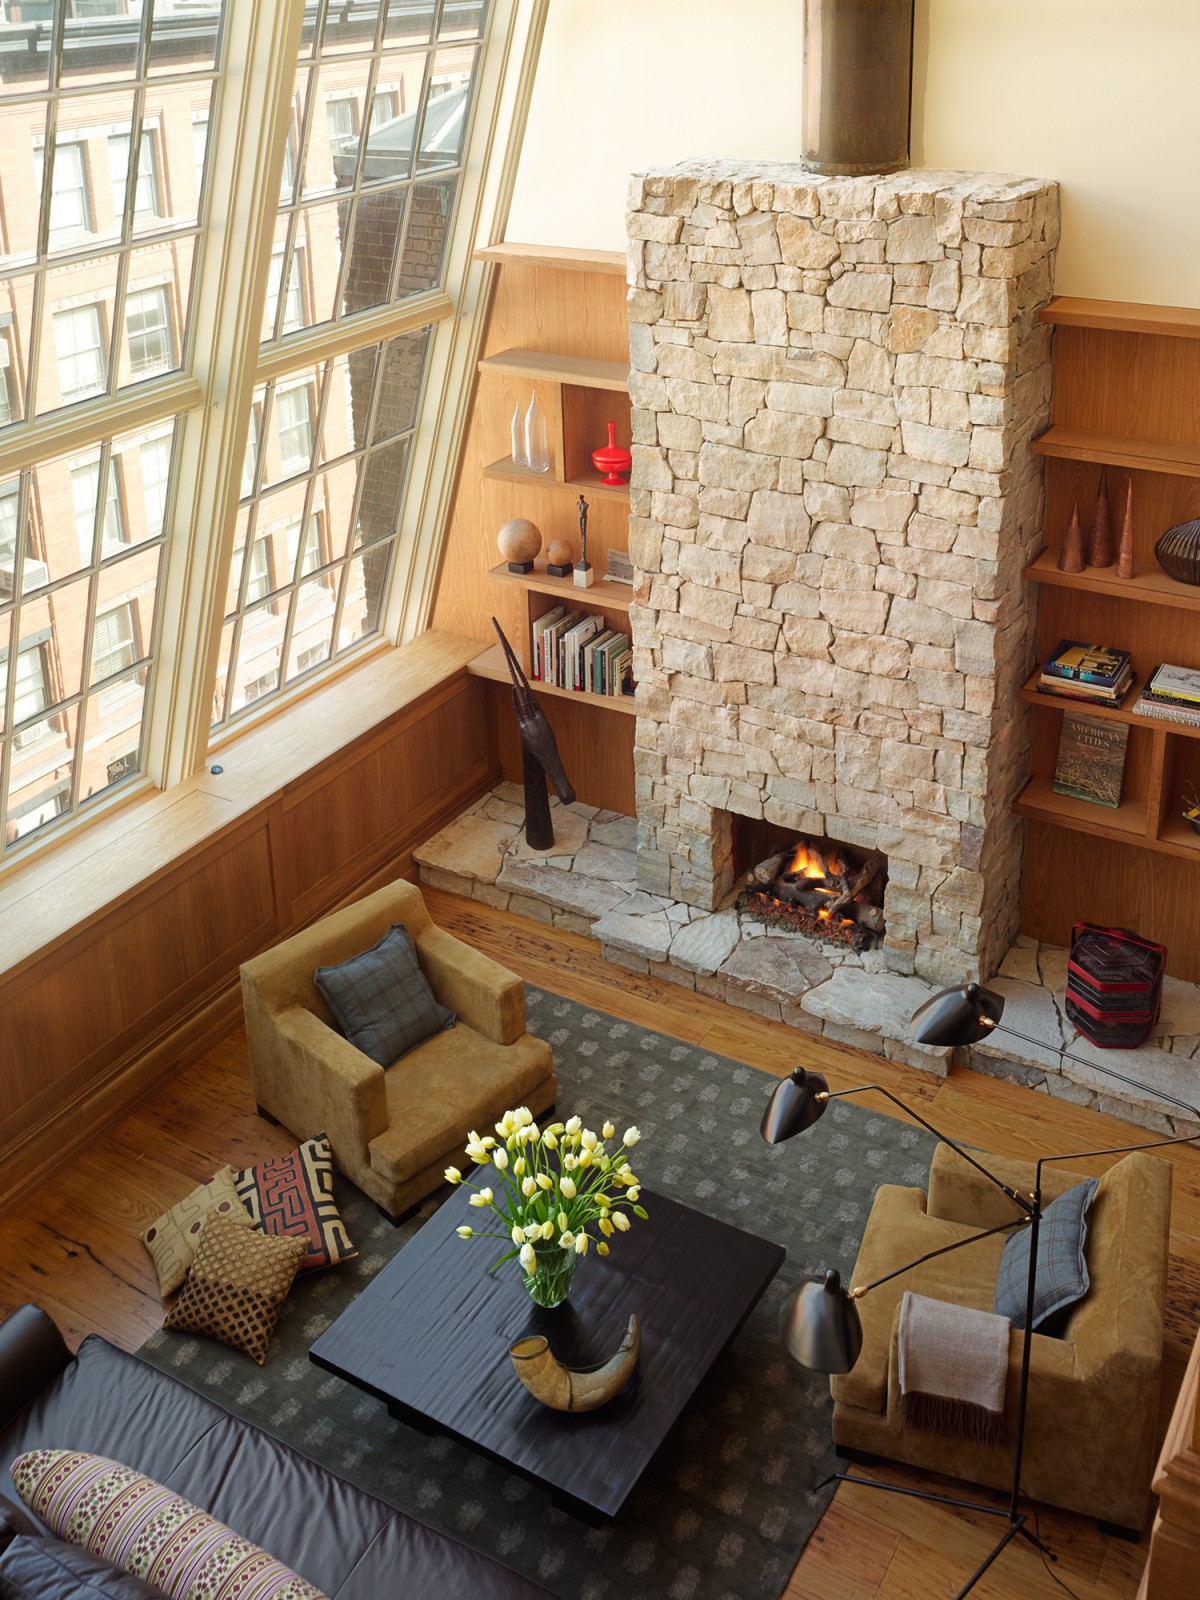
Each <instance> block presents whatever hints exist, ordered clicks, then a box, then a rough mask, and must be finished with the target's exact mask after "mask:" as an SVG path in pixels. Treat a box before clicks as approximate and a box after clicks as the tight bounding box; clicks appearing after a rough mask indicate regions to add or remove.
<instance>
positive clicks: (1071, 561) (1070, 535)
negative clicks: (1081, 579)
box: [1058, 500, 1084, 572]
mask: <svg viewBox="0 0 1200 1600" xmlns="http://www.w3.org/2000/svg"><path fill="white" fill-rule="evenodd" d="M1083 567H1084V560H1083V527H1082V526H1081V524H1080V521H1079V501H1078V500H1076V502H1075V504H1074V505H1073V506H1072V507H1071V520H1070V522H1069V523H1068V525H1067V537H1066V538H1065V539H1064V540H1063V547H1062V549H1061V550H1060V551H1059V556H1058V570H1059V571H1060V572H1082V571H1083Z"/></svg>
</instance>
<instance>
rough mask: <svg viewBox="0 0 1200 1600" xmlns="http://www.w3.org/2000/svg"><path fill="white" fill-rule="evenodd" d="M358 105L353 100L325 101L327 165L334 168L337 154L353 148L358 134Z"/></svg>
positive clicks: (340, 154) (342, 153) (339, 154)
mask: <svg viewBox="0 0 1200 1600" xmlns="http://www.w3.org/2000/svg"><path fill="white" fill-rule="evenodd" d="M357 122H358V106H357V105H356V104H355V102H354V101H353V100H327V101H326V102H325V134H326V138H327V139H328V141H329V165H330V166H331V167H333V168H334V170H336V165H335V164H336V162H337V159H338V157H339V156H343V155H345V154H346V153H347V152H348V151H349V150H351V149H352V148H353V145H354V140H355V138H356V137H357V134H358V128H357V125H356V124H357Z"/></svg>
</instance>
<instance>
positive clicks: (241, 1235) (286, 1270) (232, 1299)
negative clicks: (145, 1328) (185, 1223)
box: [163, 1211, 305, 1367]
mask: <svg viewBox="0 0 1200 1600" xmlns="http://www.w3.org/2000/svg"><path fill="white" fill-rule="evenodd" d="M304 1245H305V1241H304V1240H303V1239H295V1238H287V1239H273V1238H271V1237H270V1236H269V1235H268V1234H265V1233H256V1232H255V1230H254V1229H253V1228H242V1227H239V1226H237V1225H236V1224H235V1223H232V1222H229V1221H228V1220H227V1219H226V1218H225V1217H223V1216H221V1215H220V1214H219V1213H218V1212H216V1211H210V1212H209V1214H208V1221H207V1222H206V1223H205V1224H204V1232H203V1233H202V1234H201V1235H200V1243H199V1245H198V1246H197V1248H196V1259H195V1260H194V1261H193V1262H192V1270H191V1271H190V1272H189V1273H188V1275H187V1277H186V1278H185V1279H184V1282H183V1288H182V1289H181V1290H180V1291H179V1298H178V1300H176V1302H175V1304H174V1305H173V1306H172V1307H171V1309H170V1311H168V1313H167V1316H166V1320H165V1321H164V1323H163V1327H164V1328H174V1329H176V1330H177V1331H178V1332H179V1333H206V1334H207V1335H208V1336H209V1338H210V1339H219V1340H220V1341H221V1343H222V1344H227V1345H232V1347H233V1348H234V1349H235V1350H244V1351H245V1352H246V1354H247V1355H248V1356H251V1357H252V1358H253V1359H254V1360H255V1361H257V1362H258V1364H259V1366H260V1367H261V1366H262V1364H263V1362H264V1361H265V1360H266V1359H267V1351H268V1350H269V1349H270V1346H271V1334H272V1331H273V1330H274V1327H275V1319H276V1317H277V1316H278V1315H279V1308H280V1306H281V1305H282V1304H283V1302H284V1300H285V1299H286V1298H287V1292H288V1290H289V1289H290V1288H291V1287H292V1280H293V1279H294V1278H295V1276H296V1274H297V1272H299V1270H300V1263H301V1261H302V1260H303V1259H304Z"/></svg>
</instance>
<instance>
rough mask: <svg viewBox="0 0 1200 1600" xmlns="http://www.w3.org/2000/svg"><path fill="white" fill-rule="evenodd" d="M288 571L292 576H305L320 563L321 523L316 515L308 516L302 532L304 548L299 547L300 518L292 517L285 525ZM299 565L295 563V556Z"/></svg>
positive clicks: (313, 570)
mask: <svg viewBox="0 0 1200 1600" xmlns="http://www.w3.org/2000/svg"><path fill="white" fill-rule="evenodd" d="M287 551H288V571H289V572H290V573H291V575H292V577H293V578H307V577H308V575H309V573H310V572H315V571H316V570H317V568H318V567H319V566H320V565H321V523H320V519H319V518H318V517H315V516H313V517H309V519H308V527H307V529H306V531H305V534H304V549H303V551H301V549H300V518H299V517H293V519H292V520H291V522H289V523H288V525H287ZM297 556H299V557H300V565H299V566H297V565H296V557H297Z"/></svg>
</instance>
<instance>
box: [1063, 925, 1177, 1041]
mask: <svg viewBox="0 0 1200 1600" xmlns="http://www.w3.org/2000/svg"><path fill="white" fill-rule="evenodd" d="M1166 959H1167V947H1166V946H1165V945H1161V944H1155V943H1154V942H1153V941H1152V940H1150V939H1143V938H1141V937H1140V936H1139V935H1138V934H1136V933H1131V932H1130V931H1129V929H1128V928H1100V927H1097V926H1096V924H1095V923H1094V922H1077V923H1076V924H1075V926H1074V928H1073V929H1072V930H1071V959H1070V961H1069V962H1068V963H1067V1016H1068V1017H1069V1018H1070V1020H1071V1021H1072V1022H1073V1023H1074V1024H1075V1026H1076V1027H1077V1028H1078V1029H1079V1031H1080V1033H1081V1034H1083V1036H1084V1038H1085V1039H1090V1040H1091V1042H1092V1043H1093V1044H1094V1045H1096V1046H1097V1047H1098V1048H1099V1049H1101V1050H1129V1049H1132V1048H1133V1047H1134V1046H1136V1045H1139V1044H1144V1043H1145V1041H1146V1040H1147V1039H1148V1038H1149V1037H1150V1030H1151V1029H1152V1028H1153V1026H1154V1024H1155V1023H1156V1022H1157V1021H1158V1008H1159V1006H1160V1004H1161V1003H1162V980H1163V967H1164V965H1165V963H1166Z"/></svg>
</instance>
